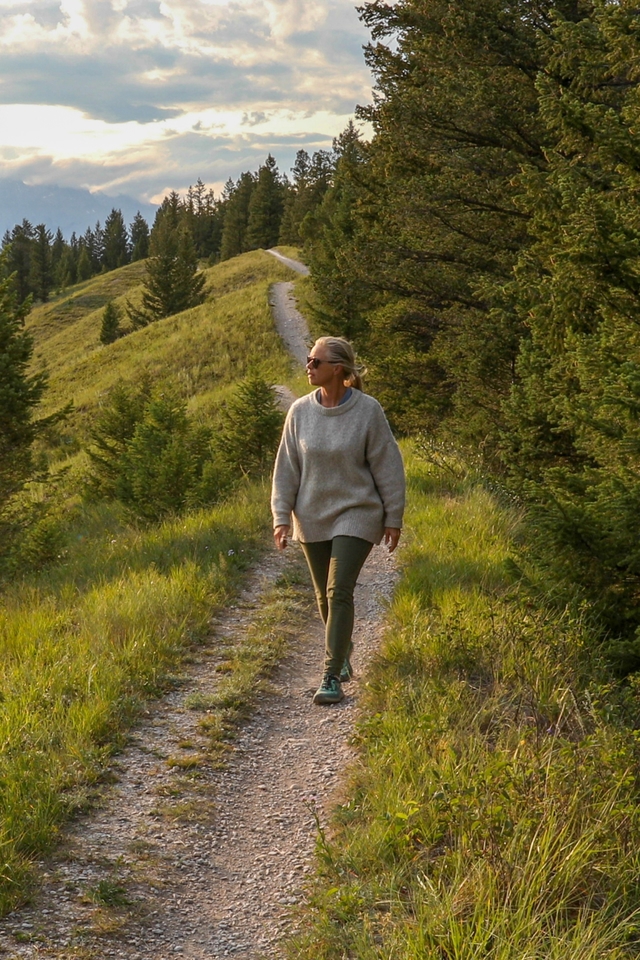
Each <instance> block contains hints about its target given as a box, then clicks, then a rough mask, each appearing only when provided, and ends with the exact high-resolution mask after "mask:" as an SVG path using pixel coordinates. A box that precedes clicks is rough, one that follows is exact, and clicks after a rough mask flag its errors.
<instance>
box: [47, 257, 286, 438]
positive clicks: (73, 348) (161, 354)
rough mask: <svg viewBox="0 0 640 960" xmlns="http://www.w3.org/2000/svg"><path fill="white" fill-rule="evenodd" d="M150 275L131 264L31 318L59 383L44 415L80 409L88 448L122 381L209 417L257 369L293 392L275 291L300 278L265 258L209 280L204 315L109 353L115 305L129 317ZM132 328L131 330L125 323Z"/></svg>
mask: <svg viewBox="0 0 640 960" xmlns="http://www.w3.org/2000/svg"><path fill="white" fill-rule="evenodd" d="M142 273H143V271H142V270H141V267H140V265H139V264H131V265H130V266H127V267H122V268H121V269H120V270H115V271H114V272H113V273H110V274H106V275H104V276H100V277H96V278H94V279H93V280H90V281H87V283H84V284H81V285H80V286H78V287H74V288H73V289H72V290H70V291H68V292H67V293H65V295H63V296H62V297H58V298H57V299H55V300H52V301H51V302H50V303H47V304H44V305H42V306H39V307H37V308H36V309H35V310H33V311H32V313H31V315H30V317H29V321H28V328H29V330H30V332H31V333H32V335H33V337H34V340H35V352H34V356H35V363H36V364H42V363H45V364H46V366H47V368H48V370H49V373H50V382H49V390H48V391H47V394H46V397H45V402H44V405H43V412H44V413H49V412H51V411H52V410H56V409H59V408H60V407H62V406H64V405H65V404H66V403H67V402H69V401H71V402H72V403H73V405H74V412H73V414H72V416H71V418H70V421H69V426H68V427H67V429H66V430H65V433H66V436H67V438H71V437H73V439H74V440H77V439H79V438H82V437H83V435H84V434H85V432H86V431H85V426H86V424H87V423H88V422H89V421H90V419H91V415H92V413H93V412H94V411H95V409H96V408H97V406H98V405H99V403H100V401H101V398H102V397H103V396H104V394H105V392H106V391H108V390H109V389H110V387H112V386H113V385H114V383H116V382H117V381H118V380H119V379H125V380H135V379H138V378H139V377H140V376H141V375H142V374H145V373H148V374H149V375H150V376H151V377H152V379H153V380H154V382H157V381H158V380H163V381H166V382H167V383H171V384H173V385H174V386H175V387H177V388H178V390H179V392H180V393H181V394H182V395H183V396H184V397H186V398H188V399H189V402H190V407H191V408H192V409H202V410H204V411H206V412H210V411H211V410H212V408H213V407H214V405H215V404H216V403H217V402H219V400H220V399H222V397H223V396H224V395H225V393H226V392H227V391H228V389H229V387H230V386H232V385H233V384H234V382H235V381H237V380H238V379H239V378H241V377H242V376H244V375H245V374H246V372H247V370H248V369H252V370H256V371H258V372H260V373H261V374H262V375H264V377H265V378H266V379H267V380H269V381H270V382H273V383H284V382H286V381H287V377H290V375H291V363H290V360H289V358H288V356H287V354H286V352H285V350H284V348H283V347H282V344H281V342H280V340H279V338H278V337H277V336H276V334H275V331H274V328H273V320H272V318H271V313H270V310H269V305H268V299H267V298H268V289H269V286H270V284H271V283H273V282H275V281H277V280H283V279H285V280H288V279H291V278H292V277H293V276H295V274H293V273H292V271H290V270H289V269H288V268H287V267H284V266H283V265H282V264H281V263H280V262H279V261H278V260H276V258H275V257H271V256H269V255H268V254H265V253H263V252H261V251H256V252H253V253H247V254H244V255H243V256H241V257H236V258H235V259H233V260H228V261H226V262H225V263H221V264H218V265H217V266H215V267H210V268H208V269H207V270H206V271H205V274H206V278H207V285H206V294H207V299H206V301H205V303H203V304H202V305H201V306H199V307H196V308H195V309H193V310H187V311H185V312H184V313H180V314H178V315H176V316H174V317H168V318H166V319H165V320H161V321H159V322H157V323H154V324H150V325H149V326H148V327H144V328H143V329H141V330H137V331H135V332H134V333H132V334H129V335H128V336H126V337H123V338H122V339H120V340H117V341H116V342H115V343H112V344H109V345H108V346H103V345H102V344H101V343H100V339H99V336H100V324H101V318H102V312H103V309H104V305H105V303H106V302H107V300H108V299H110V298H111V299H114V302H115V303H116V304H117V305H118V306H120V307H121V308H122V309H123V312H124V307H125V304H126V301H127V300H128V299H129V300H131V301H132V302H134V303H136V302H137V301H138V299H139V296H140V290H141V277H142ZM125 323H126V321H125Z"/></svg>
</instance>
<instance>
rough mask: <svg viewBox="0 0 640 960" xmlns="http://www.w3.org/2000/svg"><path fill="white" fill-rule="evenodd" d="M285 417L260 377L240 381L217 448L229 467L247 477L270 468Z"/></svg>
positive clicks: (228, 405)
mask: <svg viewBox="0 0 640 960" xmlns="http://www.w3.org/2000/svg"><path fill="white" fill-rule="evenodd" d="M283 420H284V416H283V414H282V411H281V410H279V408H278V405H277V402H276V398H275V395H274V392H273V390H272V389H271V387H270V386H269V384H268V383H267V382H266V381H265V380H263V379H262V377H259V376H257V375H252V376H249V377H247V378H246V379H245V380H243V381H241V383H239V384H238V387H237V388H236V391H235V393H234V395H233V396H232V398H231V400H230V401H229V403H228V404H227V406H226V408H225V410H224V411H223V414H222V417H221V424H220V428H219V430H218V433H217V435H216V439H215V447H216V451H217V454H218V457H219V458H220V460H221V461H222V462H223V463H225V464H226V465H227V467H228V468H230V469H232V470H234V471H238V470H240V471H241V472H242V473H243V474H244V475H245V476H259V475H260V474H261V473H264V471H265V470H268V469H270V467H271V465H272V463H273V458H274V456H275V453H276V450H277V447H278V443H279V440H280V434H281V432H282V423H283Z"/></svg>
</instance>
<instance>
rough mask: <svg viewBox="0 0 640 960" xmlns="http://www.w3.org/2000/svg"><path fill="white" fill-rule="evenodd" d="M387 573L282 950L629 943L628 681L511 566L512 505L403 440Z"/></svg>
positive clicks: (563, 955) (458, 955)
mask: <svg viewBox="0 0 640 960" xmlns="http://www.w3.org/2000/svg"><path fill="white" fill-rule="evenodd" d="M408 467H409V494H410V495H409V512H408V517H407V529H406V536H407V541H408V545H407V546H406V547H405V550H404V553H403V554H402V580H401V583H400V586H399V589H398V591H397V593H396V597H395V600H394V603H393V606H392V609H391V616H390V623H389V629H388V633H387V636H386V641H385V644H384V647H383V649H382V651H381V655H380V658H379V660H378V663H377V666H376V667H375V670H374V672H373V675H372V676H371V677H370V680H369V686H368V693H367V696H366V703H365V716H364V718H363V719H362V722H361V725H360V730H359V738H358V739H359V744H360V762H359V763H358V765H357V767H356V768H355V769H354V770H353V771H352V779H351V784H350V787H349V790H348V792H347V799H346V800H345V801H344V803H343V804H342V806H341V807H340V808H339V810H338V812H337V817H336V821H335V823H334V826H333V831H332V833H331V835H330V838H329V839H327V838H326V837H322V838H321V843H320V844H319V863H320V868H319V876H318V878H317V880H316V884H315V889H314V892H313V901H312V909H311V916H310V917H306V918H305V923H304V927H305V928H306V929H308V930H309V931H310V932H308V933H307V934H305V936H304V937H302V938H300V939H299V940H298V941H297V942H296V943H295V944H294V946H293V949H292V953H291V955H292V956H295V957H296V960H305V958H311V957H313V958H314V960H343V958H346V957H349V958H353V960H355V958H357V960H383V958H390V957H393V958H394V960H417V958H420V960H444V958H447V960H475V958H478V960H480V958H483V960H484V958H491V960H525V958H526V960H567V958H571V960H603V958H609V960H613V958H616V960H623V958H629V960H630V958H631V957H636V956H637V950H638V919H639V918H640V896H639V894H638V885H637V876H638V871H639V869H640V853H639V851H640V806H639V804H638V800H639V799H640V797H639V795H638V781H637V770H638V761H639V759H640V756H639V752H638V734H637V730H638V726H639V723H640V710H639V708H638V701H637V686H638V684H637V681H636V680H628V681H627V682H626V683H625V684H623V685H616V684H614V683H612V681H611V678H610V676H609V675H608V673H607V670H606V668H605V665H604V664H603V663H602V662H600V661H599V658H598V653H597V650H598V648H597V641H596V639H595V638H594V635H593V633H592V631H591V630H590V627H589V624H588V621H587V620H586V619H585V617H584V615H583V613H581V611H580V610H577V611H576V610H564V611H559V610H557V609H553V608H549V607H547V606H545V604H544V602H543V600H542V599H541V598H540V597H537V598H536V596H535V595H534V594H533V593H531V592H530V591H529V590H526V589H525V588H524V586H521V585H513V584H512V583H510V582H509V579H508V577H507V569H508V563H507V561H508V558H509V554H510V552H512V550H513V538H514V535H515V533H516V531H517V528H518V521H519V517H518V516H517V515H515V514H514V512H513V511H512V510H510V509H506V508H504V507H501V506H500V505H499V504H497V503H496V502H495V500H494V498H493V497H492V496H490V495H489V494H488V493H487V492H486V490H484V489H483V488H482V486H480V485H478V484H475V485H473V484H471V483H464V482H460V483H455V482H451V477H450V476H449V478H448V479H447V478H445V477H443V476H442V474H440V473H439V472H438V471H436V470H435V469H433V468H431V467H430V466H429V465H427V464H425V463H424V462H420V461H419V460H417V459H416V458H415V457H414V456H413V455H412V454H409V456H408Z"/></svg>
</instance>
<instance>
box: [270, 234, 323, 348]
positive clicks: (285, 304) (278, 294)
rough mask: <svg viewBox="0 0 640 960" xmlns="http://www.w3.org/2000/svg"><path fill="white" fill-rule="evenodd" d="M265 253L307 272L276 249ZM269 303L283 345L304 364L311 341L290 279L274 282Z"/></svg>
mask: <svg viewBox="0 0 640 960" xmlns="http://www.w3.org/2000/svg"><path fill="white" fill-rule="evenodd" d="M267 253H270V254H272V255H273V256H274V257H277V258H278V260H281V261H282V262H283V263H286V265H287V266H288V267H291V269H292V270H297V272H298V273H309V270H308V268H307V267H305V265H304V264H303V263H299V262H298V261H297V260H291V259H290V258H289V257H284V256H283V255H282V254H281V253H278V252H277V251H276V250H267ZM269 303H270V305H271V311H272V313H273V319H274V322H275V325H276V330H277V331H278V333H279V334H280V336H281V337H282V340H283V341H284V345H285V346H286V348H287V350H288V351H289V353H290V354H291V355H292V356H293V357H295V359H296V360H297V361H298V363H300V364H301V365H302V366H304V364H305V361H306V358H307V354H308V353H309V348H310V347H311V344H312V341H311V335H310V334H309V327H308V326H307V321H306V320H305V318H304V317H303V316H302V314H301V313H300V311H299V310H298V308H297V306H296V300H295V297H294V295H293V283H292V282H291V281H288V282H285V283H274V284H273V285H272V286H271V289H270V291H269Z"/></svg>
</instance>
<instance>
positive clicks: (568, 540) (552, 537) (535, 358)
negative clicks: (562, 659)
mask: <svg viewBox="0 0 640 960" xmlns="http://www.w3.org/2000/svg"><path fill="white" fill-rule="evenodd" d="M636 25H637V9H636V8H635V7H634V6H633V5H632V4H630V3H628V2H621V3H620V4H616V5H610V4H606V3H603V4H596V5H594V6H593V7H592V8H589V9H587V10H586V15H585V16H584V17H583V18H582V19H577V20H570V19H563V18H561V17H557V18H556V22H555V24H554V29H553V31H552V32H551V33H550V35H549V37H548V38H547V39H546V40H545V41H544V42H542V43H541V48H540V49H541V51H542V53H543V55H544V56H545V61H546V62H545V69H544V72H543V73H541V77H540V79H539V81H538V86H539V90H540V116H541V119H542V121H543V122H544V123H545V125H546V127H547V130H548V132H549V139H550V145H549V147H548V149H547V156H548V159H549V165H548V168H547V169H544V170H540V169H539V168H537V167H533V166H530V167H529V168H528V169H526V170H525V171H524V173H523V177H522V182H523V186H524V193H523V196H522V198H521V201H520V203H521V205H522V207H523V209H525V210H526V211H527V212H528V214H529V215H530V218H531V219H530V231H531V234H532V237H533V244H532V245H531V246H530V248H528V249H527V251H526V253H523V254H521V256H520V258H519V261H518V264H517V268H516V273H515V278H514V280H513V282H512V284H511V289H510V291H509V292H510V302H511V304H512V305H513V306H512V308H513V310H514V311H515V312H516V313H517V314H518V315H519V316H520V317H521V318H522V321H523V322H526V324H527V329H528V330H529V331H530V339H529V340H528V341H526V342H525V343H524V344H523V347H522V349H521V352H520V356H519V359H518V363H517V375H518V379H517V381H516V383H515V384H514V386H513V389H512V391H511V395H510V398H509V400H508V401H507V402H506V404H505V409H506V414H507V423H506V429H505V431H504V436H503V444H504V450H503V459H504V462H505V465H506V466H507V468H508V469H509V470H510V471H511V474H512V476H513V477H515V478H516V479H517V480H518V481H519V489H520V491H521V493H523V494H524V495H525V496H526V497H527V498H528V499H529V500H530V501H531V503H532V505H533V508H534V512H535V517H536V521H537V527H538V533H539V537H538V548H539V549H540V551H541V552H542V553H544V555H545V560H546V562H547V563H548V564H550V566H551V567H552V569H553V571H554V573H555V574H556V575H557V576H560V577H561V578H563V579H565V580H569V581H572V582H573V583H578V584H579V585H580V587H581V589H582V590H583V591H584V592H585V593H586V595H587V596H589V597H590V598H591V599H592V600H595V601H596V602H597V604H598V606H599V609H600V612H601V613H602V614H603V615H604V616H606V619H607V622H608V625H609V628H610V629H613V630H614V631H616V632H618V633H622V634H623V635H625V634H626V635H629V634H630V633H631V632H633V630H634V629H638V630H639V632H638V638H639V639H640V628H638V624H639V623H640V455H639V451H640V426H639V424H640V333H639V318H640V280H639V275H638V269H637V264H638V256H639V254H640V221H639V220H638V207H637V196H638V187H639V186H640V178H639V174H638V171H639V170H640V132H639V131H640V126H639V121H640V107H639V102H640V101H639V99H638V93H639V92H640V80H639V78H638V75H637V72H636V71H635V69H634V67H633V64H634V63H635V62H637V58H638V56H639V54H640V42H639V39H638V35H637V32H636V29H635V27H636ZM638 663H640V646H638V649H637V656H636V665H637V664H638Z"/></svg>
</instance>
